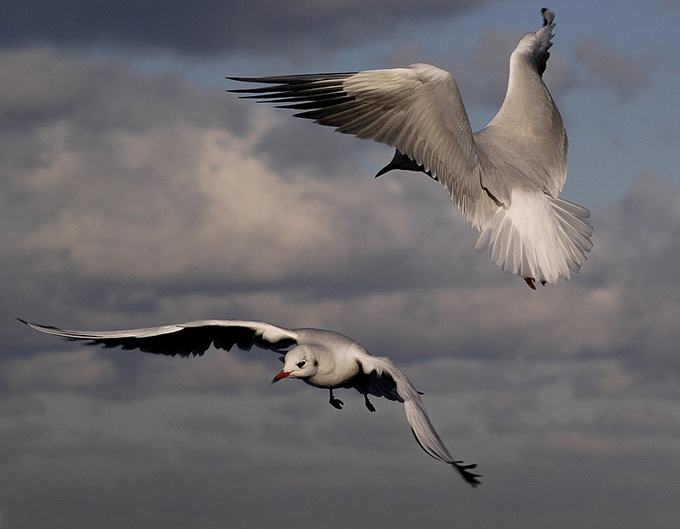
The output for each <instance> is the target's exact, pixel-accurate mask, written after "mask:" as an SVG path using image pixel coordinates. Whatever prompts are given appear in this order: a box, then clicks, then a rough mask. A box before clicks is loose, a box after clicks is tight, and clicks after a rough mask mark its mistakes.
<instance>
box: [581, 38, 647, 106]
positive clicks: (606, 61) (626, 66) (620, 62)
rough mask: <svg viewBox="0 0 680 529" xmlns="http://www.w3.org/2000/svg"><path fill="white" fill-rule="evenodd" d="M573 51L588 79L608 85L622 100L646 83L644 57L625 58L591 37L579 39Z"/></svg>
mask: <svg viewBox="0 0 680 529" xmlns="http://www.w3.org/2000/svg"><path fill="white" fill-rule="evenodd" d="M574 53H575V55H576V58H577V59H578V60H579V61H580V62H581V64H583V66H584V67H585V70H586V72H587V73H588V75H589V76H590V78H591V79H593V80H594V81H596V82H599V83H602V84H604V85H606V86H609V87H610V88H611V89H613V90H614V92H615V93H616V94H617V95H618V96H619V97H620V98H621V99H622V100H629V99H631V98H633V97H635V96H637V95H638V94H639V93H640V92H641V91H642V90H643V89H644V88H646V87H647V86H648V85H649V75H650V67H651V65H650V62H649V59H648V58H647V57H644V56H637V57H627V56H625V55H622V54H620V53H618V52H617V51H616V50H614V49H612V48H610V47H608V46H606V45H605V44H603V43H602V42H600V41H598V40H595V39H593V38H590V39H584V40H582V41H581V42H579V43H578V44H577V45H576V46H575V48H574Z"/></svg>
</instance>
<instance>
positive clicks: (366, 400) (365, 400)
mask: <svg viewBox="0 0 680 529" xmlns="http://www.w3.org/2000/svg"><path fill="white" fill-rule="evenodd" d="M364 404H366V407H367V408H368V411H370V412H374V411H375V406H373V403H372V402H371V401H370V400H368V397H365V398H364Z"/></svg>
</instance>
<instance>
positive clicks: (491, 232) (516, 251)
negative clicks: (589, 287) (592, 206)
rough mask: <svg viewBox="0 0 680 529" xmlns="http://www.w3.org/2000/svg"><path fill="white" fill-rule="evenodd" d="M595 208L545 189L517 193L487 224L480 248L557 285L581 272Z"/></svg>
mask: <svg viewBox="0 0 680 529" xmlns="http://www.w3.org/2000/svg"><path fill="white" fill-rule="evenodd" d="M588 217H590V211H588V209H586V208H584V207H583V206H579V205H578V204H574V203H572V202H568V201H567V200H563V199H561V198H552V197H550V196H548V195H546V194H544V193H540V195H538V194H528V193H523V192H515V193H513V196H512V205H511V207H509V208H507V209H505V208H501V209H499V210H498V211H497V212H496V214H495V215H494V216H493V218H492V219H491V221H490V222H489V223H488V224H487V226H485V227H484V229H483V230H482V233H481V234H480V236H479V239H478V240H477V244H476V245H475V250H477V251H478V252H481V251H484V250H487V249H488V256H489V260H490V261H492V262H493V263H495V264H497V265H498V266H500V267H501V268H502V269H503V270H505V271H506V272H509V273H512V274H517V275H518V276H520V277H523V278H525V279H526V280H527V283H528V284H529V286H531V287H532V288H533V286H532V285H533V280H536V281H539V282H541V283H556V282H557V280H558V279H559V278H560V277H563V278H565V279H569V277H570V275H571V272H578V271H579V269H580V268H581V266H582V265H583V263H585V262H586V259H587V253H588V252H589V251H590V250H591V249H592V247H593V242H592V240H591V238H590V237H591V235H592V233H593V227H592V226H591V225H590V223H588V222H587V221H586V220H585V219H587V218H588Z"/></svg>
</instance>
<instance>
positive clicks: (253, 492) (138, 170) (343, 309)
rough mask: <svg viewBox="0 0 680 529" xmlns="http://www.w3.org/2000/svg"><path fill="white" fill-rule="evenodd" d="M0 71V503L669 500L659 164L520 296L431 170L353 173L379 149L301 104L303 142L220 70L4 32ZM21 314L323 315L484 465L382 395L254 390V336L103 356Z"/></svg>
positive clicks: (250, 507)
mask: <svg viewBox="0 0 680 529" xmlns="http://www.w3.org/2000/svg"><path fill="white" fill-rule="evenodd" d="M20 64H23V66H22V67H19V66H18V65H20ZM50 65H54V66H55V67H54V68H51V69H50V68H49V66H50ZM0 68H2V72H0V73H1V74H2V75H0V79H7V78H8V77H11V78H12V79H13V80H14V82H15V83H18V84H19V85H20V86H26V89H25V90H24V91H23V93H20V94H17V93H16V91H14V93H13V95H12V92H11V90H9V89H8V88H7V85H0V90H2V92H1V93H2V95H3V96H5V97H0V101H2V102H1V103H0V105H2V115H3V116H7V118H8V120H7V121H0V131H2V134H3V142H2V143H1V144H0V145H1V146H0V149H2V153H3V156H2V157H0V160H2V161H1V162H0V164H1V165H0V172H2V175H3V178H2V179H1V180H0V204H1V205H2V207H1V208H0V222H2V225H3V226H4V227H5V228H4V229H3V230H2V232H0V284H2V286H3V298H2V299H3V301H2V304H0V335H1V336H2V341H1V342H0V352H1V353H2V355H1V358H0V387H1V388H2V396H3V398H2V401H1V402H0V435H2V438H3V454H4V455H6V456H7V458H6V462H5V463H4V464H3V465H2V467H0V492H2V494H0V499H2V504H0V509H2V513H3V517H4V519H3V522H6V523H7V525H8V526H12V527H39V526H50V527H73V526H79V525H82V526H91V525H92V524H98V525H99V527H120V526H125V527H148V526H154V525H156V526H157V525H159V524H160V525H163V526H164V527H170V528H172V527H187V526H200V527H205V528H211V527H224V523H225V520H228V521H229V523H230V524H233V525H234V526H241V527H256V526H257V527H261V526H263V525H264V524H270V525H273V524H274V523H276V524H277V527H282V528H286V527H300V526H304V525H310V526H311V525H314V524H315V523H316V524H318V520H324V526H326V527H329V528H334V527H346V526H347V525H353V524H357V525H359V524H361V525H378V524H381V525H382V524H386V523H387V524H389V525H392V526H395V527H401V526H423V527H433V528H436V527H449V526H450V524H451V520H453V519H455V520H456V523H457V525H458V526H460V527H463V528H465V527H480V526H485V527H493V526H503V527H509V528H511V529H512V528H514V527H527V526H530V525H535V523H536V520H537V519H540V524H542V525H550V526H551V527H556V528H558V529H561V528H565V529H566V528H567V527H569V528H571V527H574V526H579V527H586V528H587V527H591V526H592V527H594V526H599V525H601V520H602V519H607V520H608V523H611V524H614V525H616V526H617V527H624V528H626V527H631V528H632V527H639V526H641V525H643V522H644V523H647V524H648V525H649V526H658V527H661V526H663V524H662V523H661V522H662V521H663V519H674V518H672V516H673V515H674V514H675V513H674V512H673V510H674V508H675V505H674V504H673V503H672V502H669V501H668V498H671V497H674V496H673V495H675V494H676V493H677V491H676V489H677V486H676V481H677V480H676V477H677V476H676V475H675V474H676V472H675V468H676V467H677V463H678V446H677V440H676V439H677V428H678V427H677V424H678V417H677V413H676V411H675V408H676V406H675V401H676V400H677V396H678V394H679V390H680V381H679V380H678V375H677V373H678V363H677V359H676V356H677V354H676V352H675V351H674V349H673V344H674V343H677V342H678V338H680V337H678V331H677V324H676V322H677V321H678V316H679V315H680V314H679V311H680V305H679V304H678V301H677V300H678V299H680V297H679V296H678V288H679V286H680V284H679V283H678V280H677V274H676V273H675V268H674V266H675V263H677V261H678V257H680V256H678V255H676V254H677V252H676V250H675V248H676V247H677V244H675V243H676V242H677V239H678V232H679V231H680V217H678V214H677V212H678V207H677V205H678V203H680V190H679V189H678V188H677V187H676V186H673V185H671V184H667V183H664V182H663V181H661V180H660V179H659V178H658V177H657V176H656V175H655V174H654V173H653V172H651V171H650V172H646V173H643V174H641V175H640V176H639V179H638V181H637V183H636V185H635V186H634V187H633V189H632V190H630V191H629V192H628V193H627V194H626V196H625V197H624V199H623V200H622V201H621V202H619V203H616V204H614V205H613V206H611V207H610V208H608V209H606V210H601V211H595V212H594V214H593V223H594V225H595V227H596V232H595V242H596V246H595V249H594V251H593V253H592V256H591V259H590V260H589V261H588V262H587V263H586V265H585V266H584V268H583V270H582V272H581V273H579V274H577V275H575V276H574V277H573V279H572V280H571V281H569V282H561V283H560V284H558V285H555V286H552V287H545V288H541V289H539V290H538V291H537V292H531V291H529V289H527V288H526V286H524V285H523V283H522V281H521V280H519V279H517V278H515V277H513V276H510V275H507V274H503V273H502V272H500V271H499V270H497V269H496V267H494V266H493V265H491V264H490V263H488V262H487V261H486V259H485V258H484V256H481V255H477V254H475V253H474V251H473V250H472V246H473V245H474V240H475V232H474V230H472V228H470V227H469V226H467V225H466V224H465V222H464V221H463V220H462V219H461V218H460V215H459V213H458V212H457V211H456V210H455V208H454V206H453V204H452V203H451V202H450V200H449V199H448V197H447V196H446V193H445V192H444V191H443V190H442V189H441V187H440V186H439V185H438V184H436V183H435V182H432V181H429V180H428V179H426V178H423V177H422V176H421V175H414V174H395V175H390V176H389V177H383V178H381V179H378V180H377V181H376V180H373V179H372V168H371V167H365V168H364V164H366V165H371V164H372V163H373V157H377V158H379V157H380V156H381V155H382V153H383V152H386V153H387V155H388V156H389V150H365V151H362V157H363V156H366V158H361V157H360V161H359V162H357V161H351V162H348V163H347V164H345V163H344V161H343V156H344V155H345V153H347V154H350V153H353V152H355V151H354V147H353V146H352V145H351V144H350V143H344V139H342V138H338V142H339V143H337V145H338V152H339V153H340V154H339V155H338V156H337V158H332V163H329V164H325V163H324V162H323V160H324V158H326V157H328V156H329V154H330V153H332V151H333V148H334V147H335V146H336V143H335V140H334V139H333V135H332V134H330V133H329V134H328V135H325V137H323V138H319V139H318V140H317V138H316V136H317V135H316V134H314V133H313V132H311V130H312V129H313V126H312V125H311V124H307V127H309V131H310V132H309V133H307V132H306V131H305V133H304V134H307V135H306V136H305V137H304V138H303V139H302V141H303V143H304V144H305V147H308V149H309V151H308V153H307V156H306V157H303V160H304V163H297V162H296V160H297V153H296V156H295V157H294V156H292V155H291V154H290V152H289V151H290V149H291V148H294V145H293V142H292V140H291V139H290V138H288V137H285V131H286V130H287V129H285V128H284V127H286V124H287V123H290V121H291V118H289V117H288V116H285V115H284V116H281V117H279V115H278V114H275V113H274V111H270V110H263V109H262V108H260V107H256V106H254V105H252V108H251V107H250V106H248V105H246V104H243V102H238V101H236V99H235V98H233V97H232V96H231V95H229V94H224V93H213V92H210V91H206V90H201V89H199V88H197V87H196V86H194V85H191V84H190V83H187V82H184V81H182V80H180V79H176V78H172V77H167V76H152V75H141V74H138V73H133V72H131V71H129V70H128V69H127V68H125V67H124V66H122V65H120V64H109V63H106V62H103V61H101V62H78V61H75V60H73V59H69V57H68V56H66V55H63V54H60V53H57V52H54V51H48V50H45V49H34V50H32V51H30V53H29V52H9V51H5V52H4V53H3V55H2V60H0ZM168 85H170V86H171V88H168ZM2 86H4V88H2ZM45 87H52V88H53V89H52V90H48V89H46V88H45ZM154 94H158V95H154ZM10 96H11V97H10ZM215 109H219V110H217V111H216V110H215ZM98 115H99V116H104V118H101V119H99V118H97V116H98ZM10 124H14V125H15V126H10ZM295 130H296V131H298V130H299V131H303V130H304V127H303V126H300V128H297V129H295ZM348 140H350V141H351V139H349V138H348ZM317 141H318V143H317ZM268 145H269V146H271V147H270V148H271V151H268ZM298 148H299V147H298ZM360 148H362V147H357V149H360ZM365 160H368V162H366V161H365ZM377 165H379V163H376V166H377ZM369 169H371V170H369ZM14 316H21V317H24V318H30V319H35V320H38V321H40V322H43V323H47V324H57V325H62V326H70V327H76V328H89V329H102V330H103V329H114V328H126V327H134V326H144V325H153V324H162V323H168V322H174V321H185V320H191V319H198V318H202V317H217V318H220V317H224V318H256V319H263V320H268V321H272V322H273V323H279V324H282V325H289V326H301V325H310V326H319V327H329V328H334V329H336V330H339V331H342V332H345V333H347V334H348V335H350V336H352V337H354V338H356V339H357V340H359V341H360V342H362V343H363V344H364V345H365V346H366V347H368V348H369V349H370V350H371V351H372V352H373V353H375V354H379V355H388V356H390V357H392V358H394V359H395V361H396V362H397V363H398V365H399V366H400V367H401V368H403V370H404V371H405V372H406V373H407V374H408V376H409V377H410V378H411V379H412V380H413V382H414V384H415V385H416V386H417V387H418V388H419V389H421V390H422V391H423V392H424V393H425V395H424V397H423V398H424V399H425V403H426V406H427V407H428V410H429V412H430V415H431V418H432V421H433V423H434V424H435V426H436V427H437V429H438V431H439V432H440V434H441V435H442V437H443V439H444V441H445V442H446V443H447V444H448V445H449V446H450V448H451V451H452V453H453V454H454V455H455V456H456V457H460V458H464V459H465V460H467V461H471V462H477V463H479V465H480V467H479V468H480V471H481V473H483V474H484V476H485V477H484V486H483V487H482V488H480V489H479V490H475V491H472V490H468V489H466V488H464V487H463V484H462V483H459V482H458V479H457V477H456V476H455V475H454V474H453V473H452V472H451V471H450V469H447V468H446V467H445V466H443V465H441V464H439V463H437V462H435V461H432V460H430V459H429V458H427V456H426V455H425V454H423V453H422V451H421V450H420V449H419V448H418V446H417V445H416V443H415V442H414V441H413V439H412V436H411V434H410V432H409V431H408V426H407V424H406V421H405V418H404V416H403V408H402V406H401V405H399V404H398V403H393V402H386V401H377V402H376V406H377V407H378V412H376V413H375V414H369V413H368V412H367V411H366V410H365V409H364V408H363V405H362V402H361V396H360V395H359V394H357V393H356V392H344V391H343V392H342V398H343V400H345V402H346V404H347V405H346V409H345V410H343V411H342V412H338V411H337V410H334V409H332V408H331V407H330V406H329V405H328V403H327V394H325V393H324V392H322V391H319V390H317V389H315V388H311V387H309V386H306V385H304V384H303V383H302V382H290V383H289V384H284V383H281V384H277V385H274V386H272V385H270V384H269V381H270V380H271V376H272V374H273V373H274V372H275V371H276V369H277V368H278V367H279V363H278V360H277V359H276V356H275V355H272V353H270V352H267V351H257V350H253V351H251V352H249V353H245V352H236V351H234V352H232V353H224V352H216V351H209V352H208V354H207V355H206V356H204V357H203V358H197V359H191V360H183V359H177V358H174V359H173V358H165V357H155V356H150V355H144V354H142V353H139V352H135V351H119V350H102V351H100V350H97V349H94V348H90V347H83V346H80V345H74V344H72V343H68V342H63V341H59V340H56V339H53V338H52V337H47V336H43V335H40V334H38V333H35V332H33V331H31V330H30V329H28V328H26V327H25V326H23V325H22V324H20V323H19V322H17V321H16V320H14V319H13V318H14ZM603 490H604V491H606V499H607V501H606V502H602V501H601V498H602V491H603ZM631 495H634V496H640V497H644V498H645V509H640V506H639V504H637V503H634V502H630V497H631ZM102 498H104V499H102ZM300 498H304V499H305V505H304V510H303V512H301V513H299V514H298V511H297V507H296V506H297V505H299V502H300V501H301V500H300ZM348 504H351V505H352V507H353V508H352V509H351V510H349V511H348V510H347V509H346V505H348ZM575 504H576V505H578V507H574V505H575ZM507 505H513V510H514V511H515V512H514V514H513V515H512V516H510V517H509V516H508V511H507V509H505V508H504V507H503V506H507ZM545 506H549V508H548V507H545ZM293 511H295V516H292V515H290V513H291V512H293ZM591 512H596V513H597V517H590V516H586V515H584V514H583V513H591ZM282 513H285V516H282ZM664 517H665V518H664Z"/></svg>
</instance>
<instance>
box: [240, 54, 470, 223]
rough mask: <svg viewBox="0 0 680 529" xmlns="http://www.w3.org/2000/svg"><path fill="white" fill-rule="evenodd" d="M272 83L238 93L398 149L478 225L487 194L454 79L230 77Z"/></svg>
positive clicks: (437, 73)
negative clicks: (446, 191) (430, 177)
mask: <svg viewBox="0 0 680 529" xmlns="http://www.w3.org/2000/svg"><path fill="white" fill-rule="evenodd" d="M229 79H232V80H236V81H243V82H249V83H260V84H265V85H268V86H264V87H257V88H248V89H238V90H230V91H231V92H235V93H238V94H241V96H242V97H247V98H253V99H257V100H258V101H262V102H268V103H274V104H277V103H285V104H284V105H279V106H283V107H284V108H291V109H297V110H304V112H300V113H298V114H295V116H296V117H300V118H306V119H312V120H314V121H315V122H316V123H319V124H321V125H326V126H330V127H335V129H336V130H337V131H338V132H342V133H345V134H352V135H354V136H356V137H358V138H362V139H372V140H374V141H378V142H380V143H386V144H387V145H390V146H392V147H396V148H397V149H398V150H399V151H400V152H401V153H403V154H404V155H406V156H407V157H408V158H410V159H411V160H413V161H415V163H416V164H417V165H419V166H423V167H424V169H425V172H427V173H431V176H432V177H433V178H434V179H436V180H438V181H439V182H441V183H442V185H444V187H446V188H447V189H448V190H449V192H450V193H451V196H452V197H453V198H454V200H455V201H456V204H457V205H458V206H459V207H460V208H461V210H462V211H463V212H464V213H465V214H466V217H467V218H468V220H469V221H470V222H472V223H473V225H478V221H477V220H476V219H477V216H478V215H479V213H478V211H477V209H478V208H479V207H480V206H478V205H477V204H476V202H477V201H478V200H479V197H480V194H481V193H483V190H482V188H481V185H480V170H481V169H480V162H479V159H478V154H477V150H476V147H475V144H474V141H473V135H472V130H471V128H470V121H469V119H468V116H467V113H466V111H465V107H464V105H463V101H462V99H461V97H460V92H459V91H458V86H457V85H456V82H455V80H454V78H453V77H452V76H451V74H449V73H448V72H446V71H444V70H441V69H439V68H436V67H435V66H431V65H427V64H413V65H411V66H410V67H408V68H394V69H383V70H366V71H362V72H348V73H330V74H306V75H292V76H275V77H230V78H229Z"/></svg>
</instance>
